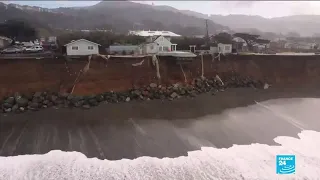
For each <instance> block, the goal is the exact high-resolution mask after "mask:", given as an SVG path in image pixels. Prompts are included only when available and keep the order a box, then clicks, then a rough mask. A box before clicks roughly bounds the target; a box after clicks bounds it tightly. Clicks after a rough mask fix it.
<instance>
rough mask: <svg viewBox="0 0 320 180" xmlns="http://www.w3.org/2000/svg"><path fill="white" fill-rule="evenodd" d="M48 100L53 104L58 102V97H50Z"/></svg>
mask: <svg viewBox="0 0 320 180" xmlns="http://www.w3.org/2000/svg"><path fill="white" fill-rule="evenodd" d="M50 100H51V101H52V102H53V103H55V102H56V101H57V100H58V96H56V95H52V96H51V98H50Z"/></svg>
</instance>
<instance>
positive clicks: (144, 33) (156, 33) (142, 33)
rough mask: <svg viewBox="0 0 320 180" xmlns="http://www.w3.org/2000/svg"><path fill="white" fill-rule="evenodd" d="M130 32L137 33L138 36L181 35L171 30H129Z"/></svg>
mask: <svg viewBox="0 0 320 180" xmlns="http://www.w3.org/2000/svg"><path fill="white" fill-rule="evenodd" d="M129 34H131V35H137V36H143V37H148V36H169V37H179V36H181V35H179V34H176V33H173V32H171V31H150V30H149V31H129Z"/></svg>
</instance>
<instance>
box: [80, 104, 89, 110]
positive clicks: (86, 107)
mask: <svg viewBox="0 0 320 180" xmlns="http://www.w3.org/2000/svg"><path fill="white" fill-rule="evenodd" d="M82 107H83V108H84V109H90V105H88V104H85V105H83V106H82Z"/></svg>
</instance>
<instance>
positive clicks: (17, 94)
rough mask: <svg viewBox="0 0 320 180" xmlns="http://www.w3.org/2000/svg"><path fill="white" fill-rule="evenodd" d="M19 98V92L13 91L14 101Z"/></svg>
mask: <svg viewBox="0 0 320 180" xmlns="http://www.w3.org/2000/svg"><path fill="white" fill-rule="evenodd" d="M20 98H21V94H20V93H18V92H16V93H14V99H15V100H16V101H17V100H19V99H20Z"/></svg>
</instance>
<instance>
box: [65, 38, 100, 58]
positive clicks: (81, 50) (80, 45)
mask: <svg viewBox="0 0 320 180" xmlns="http://www.w3.org/2000/svg"><path fill="white" fill-rule="evenodd" d="M64 46H65V47H66V52H67V55H68V56H86V55H92V54H99V46H101V45H100V44H97V43H94V42H91V41H88V40H86V39H79V40H76V41H71V42H70V43H68V44H66V45H64Z"/></svg>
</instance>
